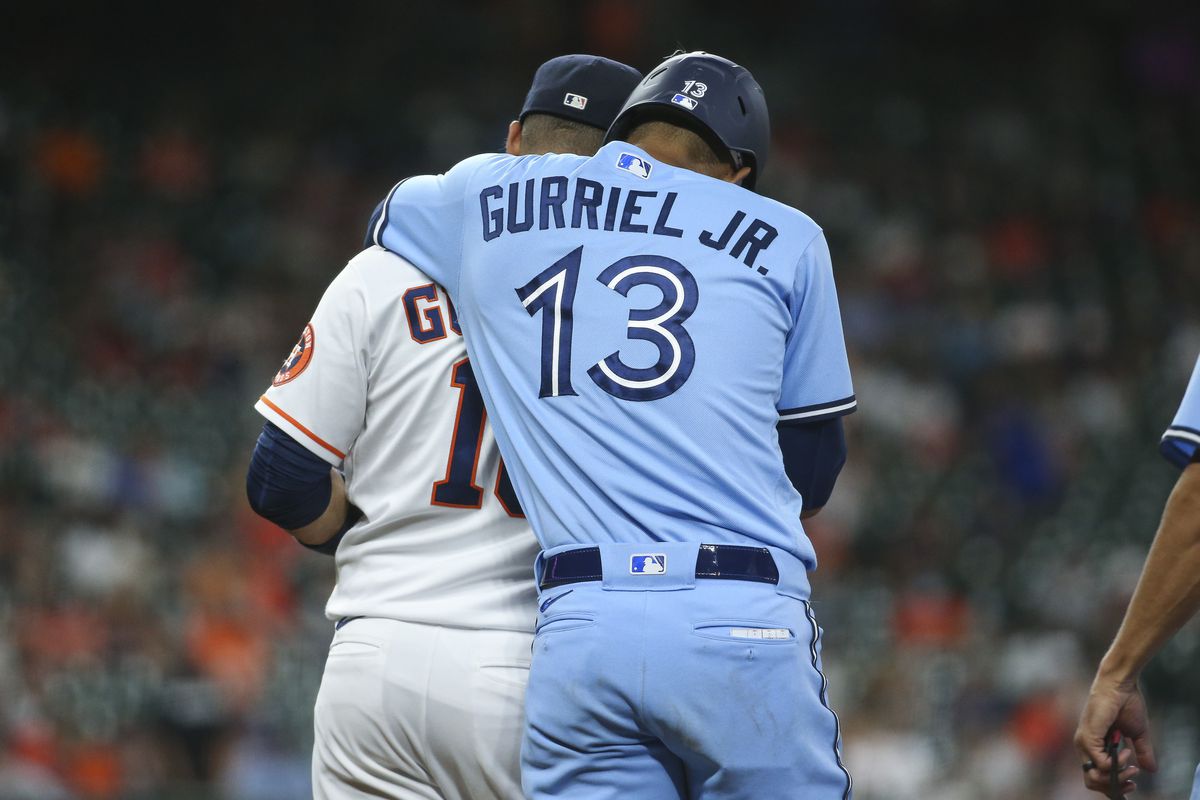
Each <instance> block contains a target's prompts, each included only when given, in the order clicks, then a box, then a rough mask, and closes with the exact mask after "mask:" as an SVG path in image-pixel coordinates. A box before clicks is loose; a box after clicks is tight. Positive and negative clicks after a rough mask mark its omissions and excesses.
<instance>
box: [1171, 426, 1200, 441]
mask: <svg viewBox="0 0 1200 800" xmlns="http://www.w3.org/2000/svg"><path fill="white" fill-rule="evenodd" d="M1167 439H1187V440H1188V441H1189V442H1194V443H1195V444H1200V434H1196V433H1192V432H1191V431H1185V430H1181V429H1180V428H1167V432H1166V433H1164V434H1163V437H1162V440H1163V441H1164V442H1165V441H1166V440H1167Z"/></svg>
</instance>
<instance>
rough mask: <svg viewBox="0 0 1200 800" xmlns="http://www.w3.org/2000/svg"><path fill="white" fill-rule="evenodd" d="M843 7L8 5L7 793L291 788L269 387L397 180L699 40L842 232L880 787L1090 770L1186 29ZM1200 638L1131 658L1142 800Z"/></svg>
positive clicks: (1187, 707)
mask: <svg viewBox="0 0 1200 800" xmlns="http://www.w3.org/2000/svg"><path fill="white" fill-rule="evenodd" d="M395 5H405V4H395ZM795 5H797V6H800V5H802V4H795ZM825 5H828V6H835V5H836V6H837V7H836V8H832V7H829V8H824V9H821V10H819V11H816V10H811V9H810V10H808V11H806V10H804V9H803V8H799V7H798V8H792V9H790V10H783V9H780V8H778V7H777V4H766V3H763V4H757V3H750V4H748V5H747V6H746V8H745V9H743V10H744V12H745V14H746V15H747V17H748V18H749V19H756V20H758V21H757V22H756V24H753V25H750V24H744V25H738V24H736V23H737V21H736V20H731V19H730V17H729V15H728V14H727V13H723V12H721V8H722V7H721V6H720V5H717V4H715V3H707V2H702V3H688V4H685V3H683V2H682V0H677V1H676V2H663V3H661V4H655V5H649V4H639V3H636V2H633V0H596V1H595V2H591V3H584V4H551V3H541V2H534V1H533V0H526V1H525V2H519V3H512V4H504V3H498V2H496V3H489V2H481V3H470V4H441V5H440V6H438V7H437V8H414V7H409V8H404V9H397V8H390V9H388V10H380V9H370V10H367V9H362V10H358V11H354V12H346V14H347V17H346V18H345V19H341V18H338V19H324V18H316V17H314V18H313V19H308V18H306V17H304V16H303V14H298V15H297V16H296V18H289V19H287V20H280V19H277V18H275V17H274V15H273V14H272V13H271V12H270V11H269V9H264V8H252V9H249V10H247V11H246V12H245V14H244V15H242V16H240V17H239V18H238V19H237V20H236V21H234V20H223V19H216V18H213V19H205V20H197V19H194V18H189V19H187V20H173V19H162V20H150V21H147V20H145V19H142V18H136V19H125V18H121V17H119V16H117V12H113V14H112V15H111V16H106V17H105V18H104V19H102V20H89V21H86V22H87V24H84V22H80V21H78V20H77V21H76V24H75V25H74V27H68V28H66V29H56V30H55V32H54V34H51V32H50V29H49V27H46V26H49V25H50V21H51V20H50V18H49V17H45V16H42V13H43V12H41V11H38V10H26V11H24V12H21V13H23V14H24V15H25V16H24V21H25V22H26V23H28V25H27V26H26V30H27V32H30V35H29V37H28V38H27V40H26V41H25V42H24V43H22V44H20V45H14V46H13V47H11V48H8V49H7V52H6V53H5V54H4V55H0V75H3V76H4V79H3V80H0V698H2V699H3V702H0V800H18V799H20V800H24V799H25V798H38V799H39V800H55V799H57V798H64V799H67V798H73V799H76V800H108V799H109V798H160V797H172V798H176V797H178V798H238V799H241V798H245V799H246V800H260V799H261V800H268V799H270V798H295V797H302V796H306V794H307V792H308V791H309V790H308V757H309V748H310V747H311V739H312V731H311V705H312V700H313V697H314V696H315V692H316V687H317V684H318V682H319V679H320V673H321V669H322V667H323V662H324V651H325V648H326V646H327V644H328V641H329V637H330V635H331V625H330V623H328V622H327V621H326V620H325V619H324V618H323V613H322V611H323V608H322V607H323V603H324V600H325V598H326V596H327V594H328V592H329V590H330V588H331V583H332V578H333V569H332V562H331V560H329V559H327V558H325V557H322V556H318V555H315V554H313V553H310V552H308V551H305V550H303V549H301V548H299V547H298V546H296V545H295V544H294V543H293V542H292V541H291V540H290V538H289V537H287V536H286V535H284V534H282V533H281V532H279V531H278V530H277V529H275V528H273V527H272V526H271V525H269V524H267V523H264V522H262V521H261V520H259V519H257V518H256V517H255V516H254V515H253V514H252V513H251V512H250V511H249V509H248V508H247V507H246V502H245V500H244V491H243V488H242V487H243V483H242V481H243V476H244V470H245V466H246V463H247V461H248V458H249V453H250V450H251V448H252V446H253V441H254V438H255V435H256V433H257V430H258V429H259V428H260V427H261V420H260V419H259V418H258V417H257V415H256V414H255V413H254V412H253V409H252V405H253V402H254V400H255V399H256V398H257V396H258V394H259V393H260V392H261V390H262V389H263V388H264V387H265V386H266V384H267V383H268V382H269V380H270V378H271V376H272V375H273V374H274V371H275V369H276V367H277V365H278V363H279V362H280V361H281V360H282V359H283V357H284V356H285V355H287V353H288V351H289V349H290V347H291V345H292V343H293V341H294V339H295V336H296V335H297V334H298V333H299V331H300V329H301V328H302V327H303V324H304V323H305V321H306V320H307V315H308V314H309V312H310V311H311V309H312V308H313V306H314V305H315V303H316V301H317V299H318V298H319V297H320V293H321V291H322V289H323V287H324V286H325V285H326V284H327V283H328V281H329V280H330V279H331V278H332V276H333V275H334V274H335V273H336V271H337V270H338V269H339V268H340V266H341V265H342V264H343V263H344V262H345V261H346V260H347V259H348V258H349V257H350V256H352V255H353V254H354V253H355V252H356V251H357V250H358V248H359V246H360V243H361V240H362V235H363V232H364V230H365V225H366V221H367V218H368V216H369V214H370V211H371V209H372V208H373V206H374V205H375V203H376V202H377V201H378V199H379V198H381V197H382V196H383V194H384V193H385V192H386V191H387V189H388V188H389V187H390V185H391V184H392V183H393V182H394V181H395V180H396V179H397V178H399V177H402V176H403V175H405V174H411V173H415V172H427V171H439V170H442V169H445V168H446V167H448V166H450V165H451V164H453V163H454V162H455V161H456V160H458V159H459V158H461V157H465V156H467V155H470V154H472V153H475V152H480V151H485V150H497V149H499V147H500V145H501V143H502V137H503V133H504V126H505V124H506V123H507V121H508V120H509V119H510V118H511V117H512V116H514V114H515V112H516V110H517V109H518V108H519V104H520V102H521V99H522V97H523V94H524V91H525V89H526V87H527V84H528V80H529V78H530V76H531V75H532V72H533V69H534V67H536V65H537V64H538V63H540V62H541V61H542V60H544V59H545V58H548V57H550V56H553V55H557V54H559V53H562V52H578V51H582V52H589V51H590V52H599V53H602V54H605V55H609V56H612V57H616V58H621V59H623V60H626V61H628V62H630V63H632V64H634V65H636V66H638V67H640V68H643V69H645V68H648V67H650V66H652V65H653V64H654V63H657V61H658V60H659V59H660V57H662V56H664V55H667V54H669V52H670V51H671V50H673V49H674V48H675V47H676V46H677V45H680V44H681V45H683V46H685V47H688V48H703V49H709V50H712V51H714V52H719V53H722V54H723V55H728V56H730V57H732V58H734V59H735V60H738V61H740V62H741V63H743V64H745V65H746V66H748V67H749V68H750V69H751V70H753V71H754V72H755V74H756V76H757V77H758V78H759V80H760V82H761V83H762V84H763V85H764V87H765V89H766V92H767V98H768V102H769V103H770V105H771V109H772V121H773V125H774V133H775V139H774V143H773V148H774V149H773V152H772V155H771V159H770V163H769V165H768V170H767V173H766V174H765V175H764V180H763V181H762V183H761V184H760V189H761V190H762V191H763V192H764V193H766V194H768V195H771V196H773V197H776V198H778V199H780V200H782V201H784V202H787V203H789V204H791V205H794V206H796V207H798V208H800V209H802V210H804V211H805V212H807V213H808V214H810V215H811V216H812V217H814V218H815V219H816V220H817V221H818V223H820V224H821V225H822V226H823V227H824V229H825V230H826V233H827V235H828V237H829V240H830V242H831V247H832V252H833V256H834V265H835V272H836V275H837V279H838V285H839V293H840V297H841V302H842V313H843V318H844V322H845V331H846V336H847V342H848V345H849V348H850V351H851V359H852V367H853V370H854V379H855V387H856V391H857V394H858V397H859V400H860V411H859V412H858V413H857V414H855V415H854V416H853V417H850V418H849V419H848V430H849V434H850V438H851V452H850V459H849V463H848V464H847V466H846V468H845V470H844V472H843V474H842V477H841V479H840V482H839V484H838V487H837V489H836V491H835V493H834V499H833V501H832V502H831V504H830V506H829V507H828V508H827V509H826V510H825V511H824V512H823V513H822V514H821V515H820V516H819V517H817V518H816V519H815V520H814V521H812V522H811V523H810V524H809V525H808V528H809V531H810V534H811V535H812V537H813V539H814V541H815V543H816V546H817V551H818V554H819V558H820V562H821V563H820V569H819V570H818V572H817V573H816V576H815V590H814V591H815V600H816V605H815V607H816V610H817V613H818V615H819V617H820V620H821V623H822V626H823V627H824V628H825V634H824V659H825V661H826V667H827V672H828V673H829V675H830V680H831V695H832V701H833V703H834V705H835V708H837V709H838V710H839V711H840V713H841V715H842V721H843V735H844V740H845V752H846V759H847V762H848V766H849V768H850V770H851V771H852V773H853V774H854V776H855V785H856V795H855V796H856V797H857V798H858V800H872V799H873V798H875V799H877V800H907V798H914V799H915V798H923V799H925V800H1009V799H1010V798H1014V799H1015V798H1030V797H1035V798H1047V800H1075V799H1076V798H1079V800H1082V798H1084V797H1086V796H1088V795H1087V794H1086V793H1085V792H1084V791H1083V789H1082V785H1081V782H1080V780H1079V767H1078V759H1077V757H1076V755H1075V754H1074V752H1073V750H1072V748H1071V744H1070V735H1071V733H1072V731H1073V729H1074V722H1075V716H1076V714H1077V713H1078V709H1079V707H1080V705H1081V703H1082V700H1083V697H1084V694H1085V691H1086V688H1087V685H1088V683H1089V681H1090V678H1091V673H1092V670H1093V669H1094V665H1095V663H1096V661H1097V660H1098V658H1099V656H1100V654H1101V653H1102V652H1103V649H1104V647H1105V645H1106V644H1107V642H1108V640H1109V639H1110V637H1111V635H1112V633H1113V632H1114V630H1115V627H1116V624H1117V622H1118V620H1119V619H1120V615H1121V613H1122V611H1123V609H1124V605H1125V603H1126V601H1127V599H1128V596H1129V593H1130V592H1131V590H1132V587H1133V583H1134V581H1135V580H1136V577H1137V574H1138V570H1139V568H1140V565H1141V561H1142V558H1143V556H1144V553H1145V550H1146V547H1147V545H1148V543H1149V541H1150V538H1151V536H1152V535H1153V532H1154V529H1155V526H1156V524H1157V521H1158V516H1159V514H1160V512H1161V509H1162V505H1163V502H1164V500H1165V498H1166V495H1167V493H1168V492H1169V490H1170V487H1171V485H1172V483H1173V481H1174V478H1175V474H1176V473H1175V472H1174V470H1173V468H1171V467H1169V466H1168V465H1167V464H1166V463H1165V462H1164V461H1162V459H1161V458H1160V457H1159V456H1158V453H1157V446H1156V443H1157V439H1158V437H1159V436H1160V435H1161V433H1162V431H1163V429H1164V428H1165V427H1166V425H1167V424H1168V423H1169V421H1170V419H1171V417H1172V415H1173V414H1174V410H1175V407H1176V404H1177V403H1178V401H1179V399H1180V397H1181V396H1182V392H1183V387H1184V384H1185V382H1186V379H1187V375H1188V374H1189V372H1190V370H1191V367H1192V364H1193V363H1194V361H1195V358H1196V356H1197V354H1198V353H1200V185H1198V182H1200V34H1198V31H1200V25H1198V24H1197V17H1196V13H1195V12H1194V11H1193V10H1190V9H1189V8H1188V7H1186V6H1180V7H1179V8H1171V7H1167V6H1163V7H1162V8H1159V9H1157V10H1156V11H1153V12H1151V11H1149V10H1147V9H1146V8H1144V7H1143V8H1139V9H1137V10H1136V12H1135V11H1133V10H1130V9H1127V8H1125V7H1124V6H1123V5H1122V4H1119V3H1101V4H1097V5H1096V6H1095V8H1094V9H1093V12H1092V18H1090V19H1088V18H1084V19H1080V18H1079V17H1078V15H1077V14H1073V13H1072V12H1071V9H1070V8H1069V7H1067V8H1064V9H1063V10H1062V12H1061V13H1056V12H1055V10H1054V8H1053V4H1051V6H1050V7H1046V8H1041V9H1040V11H1038V12H1037V13H1039V14H1042V15H1044V19H1042V18H1040V17H1039V18H1038V24H1029V23H1030V20H1029V19H1028V18H1027V17H1025V16H1022V15H1020V14H1017V13H1016V12H1014V11H1012V10H1010V9H1008V7H1007V6H1001V5H1000V4H998V3H990V2H987V3H974V4H954V3H950V2H935V1H934V0H927V2H915V3H912V4H903V5H905V8H904V10H903V13H901V11H899V10H897V9H896V8H894V7H892V6H890V5H887V4H883V3H879V2H870V1H869V0H863V1H859V2H849V3H845V4H825ZM959 5H961V6H962V7H961V8H960V7H959ZM767 22H770V23H771V24H769V25H768V24H766V23H767ZM39 25H42V26H43V27H40V28H39ZM138 26H142V27H138ZM151 30H152V31H153V35H148V34H149V33H150V32H151ZM431 30H436V31H443V32H445V37H453V39H454V42H455V45H454V47H453V49H449V50H448V49H446V47H444V46H443V44H444V43H442V42H441V41H440V39H439V37H438V36H430V35H429V31H431ZM38 31H41V33H38ZM135 33H136V34H137V35H136V36H135V35H134V34H135ZM185 33H186V35H184V34H185ZM52 35H53V36H54V37H55V39H54V40H55V42H56V46H55V47H54V48H52V49H51V50H50V51H48V52H42V51H40V50H39V49H38V47H37V44H38V42H39V41H41V42H42V43H45V42H46V41H49V37H51V36H52ZM39 36H41V37H43V38H42V39H40V40H39V38H38V37H39ZM1197 663H1200V629H1198V628H1197V626H1195V625H1193V626H1190V627H1189V628H1187V629H1185V631H1184V632H1183V633H1182V634H1181V635H1180V636H1179V637H1177V639H1176V640H1175V641H1174V642H1173V643H1172V644H1171V645H1170V646H1169V647H1168V649H1167V650H1166V652H1165V653H1164V654H1163V655H1162V656H1161V657H1160V658H1159V659H1158V660H1157V661H1156V663H1155V664H1154V666H1153V667H1152V668H1151V669H1150V670H1149V671H1148V673H1147V676H1146V690H1147V693H1148V695H1149V697H1150V703H1151V712H1152V715H1153V717H1154V723H1155V732H1156V740H1157V744H1158V748H1159V755H1160V758H1159V760H1160V763H1161V764H1162V765H1163V769H1162V771H1161V772H1160V774H1159V775H1158V776H1156V777H1155V778H1154V779H1152V780H1151V781H1147V782H1145V783H1144V784H1143V796H1145V797H1148V798H1160V799H1165V798H1179V797H1183V796H1185V794H1186V786H1187V785H1188V783H1189V781H1190V778H1191V773H1192V771H1193V770H1194V769H1195V766H1196V762H1197V760H1198V759H1200V705H1198V703H1197V697H1198V696H1200V672H1198V671H1197V669H1196V664H1197Z"/></svg>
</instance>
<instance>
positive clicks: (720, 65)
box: [604, 51, 771, 189]
mask: <svg viewBox="0 0 1200 800" xmlns="http://www.w3.org/2000/svg"><path fill="white" fill-rule="evenodd" d="M651 120H662V121H664V122H671V123H674V124H678V125H682V126H684V127H686V128H689V129H691V130H694V131H696V132H697V133H699V134H700V135H702V136H704V137H705V138H706V139H707V140H708V141H709V142H710V144H713V146H714V147H716V146H717V145H718V144H719V145H720V146H721V147H723V148H724V149H725V150H727V151H728V152H729V154H730V156H731V157H732V159H733V163H734V165H735V166H737V167H742V166H747V167H750V174H749V175H748V176H746V180H745V181H743V183H742V185H743V186H744V187H746V188H747V189H753V188H754V185H755V183H757V182H758V176H759V173H761V172H762V169H763V166H764V165H765V164H766V163H767V145H768V142H769V140H770V138H771V121H770V119H769V118H768V116H767V100H766V97H764V96H763V90H762V87H761V86H759V85H758V81H756V80H754V76H753V75H751V74H750V71H749V70H747V69H746V68H745V67H741V66H738V65H737V64H735V63H733V62H732V61H730V60H729V59H727V58H721V57H720V56H715V55H713V54H712V53H705V52H703V51H696V52H693V53H679V54H677V55H674V56H671V57H670V58H668V59H667V60H666V61H664V62H663V63H661V64H659V65H658V66H657V67H655V68H654V69H653V70H651V71H650V74H649V75H647V76H646V77H645V78H643V79H642V82H641V83H639V84H638V85H637V87H636V88H634V90H633V93H632V94H630V95H629V99H627V100H626V101H625V105H624V107H623V108H622V109H621V110H620V112H618V113H617V118H616V119H614V120H613V123H612V125H610V126H609V128H608V133H607V135H606V136H605V138H604V140H605V141H606V142H611V141H613V140H618V139H620V140H623V139H625V137H627V136H628V135H629V133H630V132H631V131H632V130H633V129H634V128H636V127H637V126H638V125H639V124H641V123H643V122H648V121H651Z"/></svg>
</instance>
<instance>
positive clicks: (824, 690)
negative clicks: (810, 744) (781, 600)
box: [802, 600, 854, 800]
mask: <svg viewBox="0 0 1200 800" xmlns="http://www.w3.org/2000/svg"><path fill="white" fill-rule="evenodd" d="M802 602H803V603H804V615H805V616H807V617H808V624H809V625H811V626H812V641H811V642H810V643H809V645H808V651H809V654H810V655H811V656H812V665H813V669H815V670H816V671H817V674H818V675H820V676H821V692H820V695H821V705H823V706H825V710H826V711H828V712H829V713H830V714H832V715H833V757H834V759H835V760H836V761H837V765H838V769H840V770H841V771H842V773H843V774H844V775H845V776H846V791H845V792H843V793H842V800H850V791H851V790H852V789H853V788H854V779H853V778H851V777H850V770H848V769H846V765H845V764H843V763H842V721H841V720H840V719H838V715H837V712H836V711H834V710H833V709H832V708H830V706H829V679H827V678H826V677H825V673H824V672H822V671H821V667H820V665H819V663H818V655H817V641H818V639H819V638H820V636H821V632H820V628H818V627H817V618H816V617H814V616H813V612H812V604H811V603H809V602H808V601H807V600H805V601H802Z"/></svg>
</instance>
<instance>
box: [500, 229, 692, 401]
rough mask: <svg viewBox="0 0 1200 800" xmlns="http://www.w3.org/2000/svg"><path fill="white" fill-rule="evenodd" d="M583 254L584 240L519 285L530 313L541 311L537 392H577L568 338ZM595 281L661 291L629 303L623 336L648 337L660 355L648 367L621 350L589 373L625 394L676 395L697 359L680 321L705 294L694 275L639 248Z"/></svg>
mask: <svg viewBox="0 0 1200 800" xmlns="http://www.w3.org/2000/svg"><path fill="white" fill-rule="evenodd" d="M582 260H583V247H582V246H580V247H577V248H575V249H574V250H572V251H571V252H570V253H568V254H567V255H565V256H563V257H562V258H560V259H559V260H558V261H555V262H554V263H553V264H551V265H550V266H549V267H547V268H546V269H545V270H543V271H542V272H540V273H538V274H537V275H536V276H534V278H533V279H532V280H530V281H529V283H527V284H525V285H524V286H522V287H520V288H518V289H517V290H516V292H517V297H518V298H519V299H520V301H521V304H522V305H523V306H524V307H525V310H526V311H527V312H528V313H529V315H530V316H531V317H532V316H536V315H537V314H538V313H541V314H542V364H541V389H540V391H539V392H538V396H539V397H561V396H564V395H574V394H576V392H575V390H574V387H573V386H572V383H571V341H572V337H573V333H574V330H573V328H574V325H573V321H574V308H575V294H576V290H577V289H578V287H579V269H580V263H581V262H582ZM596 280H597V281H599V282H600V283H601V284H603V285H604V286H606V287H608V288H609V289H612V290H613V291H615V292H619V293H620V294H622V295H624V296H626V297H627V296H628V295H629V292H630V290H631V289H633V288H634V287H635V286H642V285H649V286H653V287H655V288H657V289H658V290H659V291H660V292H661V293H662V300H661V301H660V302H659V303H658V305H656V306H654V307H653V308H635V309H632V310H631V311H630V312H629V318H628V320H627V321H626V327H627V333H626V335H627V336H628V337H629V338H631V339H642V340H644V341H647V342H650V343H651V344H652V345H654V346H655V348H656V349H657V350H658V359H657V360H656V361H655V363H653V364H651V365H649V366H645V367H635V366H630V365H629V364H627V363H626V362H625V361H623V360H622V359H621V354H620V351H617V352H614V353H610V354H609V355H607V356H605V357H604V358H603V359H601V360H600V361H598V362H597V363H595V364H593V365H592V366H591V367H589V368H588V371H587V374H588V377H590V378H591V379H592V381H593V382H594V383H595V384H596V385H597V386H599V387H600V388H601V389H603V390H604V391H606V392H608V393H609V394H611V395H613V396H614V397H618V398H620V399H622V400H642V401H644V400H659V399H661V398H663V397H667V396H668V395H670V394H673V393H674V392H675V391H676V390H678V389H679V387H681V386H683V384H684V383H686V382H687V379H688V377H689V376H690V375H691V374H692V368H693V367H694V366H695V364H696V348H695V346H694V345H693V343H692V337H691V336H690V335H689V334H688V332H687V330H686V329H685V328H684V326H683V323H684V322H686V321H687V319H688V317H690V316H691V315H692V313H693V312H694V311H695V310H696V304H697V303H698V302H699V300H700V290H699V288H698V287H697V286H696V279H695V277H694V276H693V275H692V273H690V272H688V270H687V268H686V267H684V266H683V265H682V264H680V263H679V262H678V261H676V260H674V259H672V258H667V257H666V256H655V255H638V256H628V257H626V258H622V259H619V260H618V261H614V262H613V263H612V264H609V265H608V266H607V267H605V269H604V270H602V271H601V272H600V274H599V275H597V276H596Z"/></svg>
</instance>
